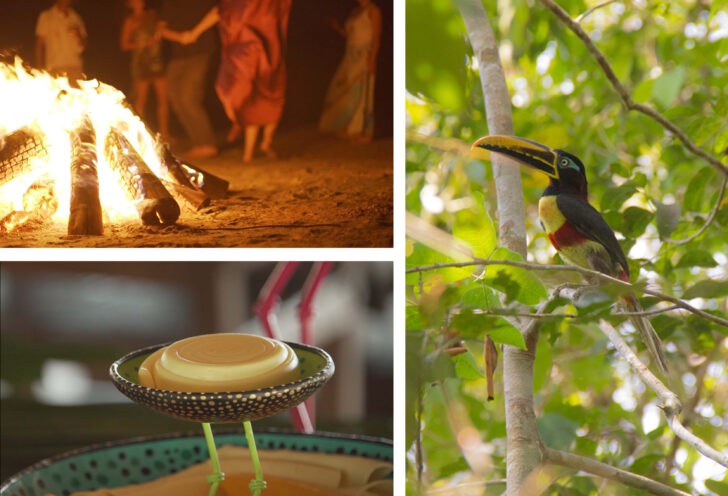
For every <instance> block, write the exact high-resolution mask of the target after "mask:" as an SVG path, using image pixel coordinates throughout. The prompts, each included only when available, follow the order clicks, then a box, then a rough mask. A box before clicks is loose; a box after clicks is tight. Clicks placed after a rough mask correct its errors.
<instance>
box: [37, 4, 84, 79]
mask: <svg viewBox="0 0 728 496" xmlns="http://www.w3.org/2000/svg"><path fill="white" fill-rule="evenodd" d="M71 3H73V2H72V0H55V4H54V5H53V7H51V8H49V9H47V10H44V11H43V12H41V13H40V16H38V22H37V24H36V27H35V35H36V40H35V63H36V65H37V66H38V67H42V68H44V69H45V70H47V71H48V72H49V73H51V74H53V75H54V76H63V75H65V76H67V77H68V80H69V81H70V82H71V83H75V81H76V80H78V79H82V78H83V58H82V57H81V54H82V53H83V50H84V48H86V36H87V35H86V26H85V25H84V23H83V19H81V16H79V15H78V13H77V12H76V11H75V10H73V9H72V8H71Z"/></svg>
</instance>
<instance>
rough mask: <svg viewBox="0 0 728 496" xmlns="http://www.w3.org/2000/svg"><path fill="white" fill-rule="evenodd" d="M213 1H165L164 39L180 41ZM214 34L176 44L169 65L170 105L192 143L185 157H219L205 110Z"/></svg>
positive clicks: (173, 45) (167, 76) (167, 74)
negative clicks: (179, 35)
mask: <svg viewBox="0 0 728 496" xmlns="http://www.w3.org/2000/svg"><path fill="white" fill-rule="evenodd" d="M214 5H215V1H214V0H164V1H163V3H162V8H161V9H160V12H159V17H160V20H161V22H160V25H159V32H160V34H161V36H162V37H163V38H166V39H169V40H172V41H178V42H179V41H181V40H180V38H179V37H178V36H177V34H178V33H179V32H182V31H185V30H188V29H190V28H192V27H193V26H194V25H195V23H196V22H197V21H198V20H199V19H200V18H201V17H202V16H204V15H205V14H206V13H207V12H208V11H209V10H210V9H211V8H212V7H213V6H214ZM215 43H216V42H215V34H214V33H212V32H210V33H205V34H204V35H202V36H200V37H199V38H198V39H197V40H196V41H195V42H194V43H190V44H184V45H183V44H180V43H173V44H172V46H171V47H170V59H169V61H168V62H167V70H166V79H167V91H168V95H169V103H170V104H171V107H172V111H173V112H174V114H175V116H176V117H177V119H178V120H179V122H180V124H182V127H183V128H184V130H185V132H186V134H187V136H188V137H189V139H190V142H191V145H192V146H191V148H190V149H189V150H187V152H186V153H185V154H184V156H185V157H186V158H189V159H195V158H208V157H213V156H215V155H217V153H218V148H217V146H216V140H215V132H214V130H213V127H212V123H211V122H210V117H209V115H208V113H207V110H206V109H205V104H204V101H205V84H206V79H207V74H208V71H209V68H210V63H211V61H212V53H213V52H214V51H215Z"/></svg>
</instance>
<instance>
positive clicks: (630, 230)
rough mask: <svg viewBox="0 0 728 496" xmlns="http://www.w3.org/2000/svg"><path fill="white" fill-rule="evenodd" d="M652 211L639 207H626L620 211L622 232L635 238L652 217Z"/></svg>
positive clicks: (643, 230)
mask: <svg viewBox="0 0 728 496" xmlns="http://www.w3.org/2000/svg"><path fill="white" fill-rule="evenodd" d="M653 215H654V214H653V213H652V212H650V211H649V210H645V209H644V208H639V207H627V208H626V209H625V210H624V212H622V218H623V219H624V222H623V223H622V234H624V235H625V236H626V237H628V238H637V237H639V236H640V235H641V234H642V233H644V232H645V229H646V228H647V225H648V224H649V223H650V221H651V220H652V217H653Z"/></svg>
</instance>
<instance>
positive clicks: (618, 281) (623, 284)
mask: <svg viewBox="0 0 728 496" xmlns="http://www.w3.org/2000/svg"><path fill="white" fill-rule="evenodd" d="M475 265H484V266H487V265H508V266H511V267H520V268H522V269H528V270H542V271H559V270H566V271H572V272H579V273H580V274H584V275H588V276H592V277H596V278H599V279H601V280H603V281H609V282H611V283H613V284H616V285H618V286H621V287H624V288H630V289H631V290H632V291H637V292H640V293H644V294H646V295H650V296H654V297H656V298H659V299H660V300H663V301H669V302H670V303H673V304H674V305H676V306H678V307H680V308H683V309H685V310H687V311H688V312H691V313H694V314H696V315H699V316H701V317H703V318H704V319H706V320H710V321H711V322H715V323H716V324H719V325H722V326H724V327H728V320H726V319H723V318H720V317H716V316H715V315H712V314H709V313H708V312H704V311H703V310H700V309H697V308H695V307H694V306H692V305H691V304H689V303H687V302H685V301H683V300H681V299H679V298H676V297H674V296H670V295H667V294H664V293H660V292H659V291H655V290H652V289H647V288H640V287H639V286H634V285H632V284H631V283H628V282H625V281H622V280H621V279H617V278H615V277H612V276H608V275H606V274H602V273H601V272H597V271H596V270H591V269H585V268H583V267H577V266H576V265H544V264H537V263H531V262H516V261H514V260H484V259H481V258H476V259H473V260H472V261H468V262H453V263H442V264H434V265H428V266H423V267H412V268H411V269H407V271H406V272H407V273H410V272H425V271H430V270H436V269H442V268H446V267H468V266H475Z"/></svg>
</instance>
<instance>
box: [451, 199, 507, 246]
mask: <svg viewBox="0 0 728 496" xmlns="http://www.w3.org/2000/svg"><path fill="white" fill-rule="evenodd" d="M473 201H474V206H473V209H472V210H470V211H461V212H458V214H457V215H456V217H455V223H454V224H453V227H452V233H453V236H455V237H456V238H459V239H462V240H463V241H465V242H467V243H468V244H469V245H470V247H471V249H472V251H473V256H475V257H476V258H488V257H489V256H490V254H491V253H493V250H495V246H496V240H497V234H496V230H495V224H494V223H493V219H491V218H490V215H488V212H487V211H486V210H485V200H484V198H483V194H482V193H480V192H475V193H473Z"/></svg>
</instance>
